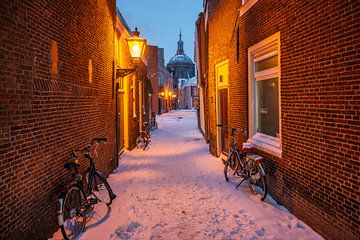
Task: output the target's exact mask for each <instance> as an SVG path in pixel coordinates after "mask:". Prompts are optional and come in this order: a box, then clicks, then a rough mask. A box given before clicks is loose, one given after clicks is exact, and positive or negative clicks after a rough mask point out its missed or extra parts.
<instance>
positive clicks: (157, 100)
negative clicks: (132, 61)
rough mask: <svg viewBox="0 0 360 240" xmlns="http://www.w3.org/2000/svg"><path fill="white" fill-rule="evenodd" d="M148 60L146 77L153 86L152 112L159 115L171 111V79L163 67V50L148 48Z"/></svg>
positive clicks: (155, 47) (153, 47)
mask: <svg viewBox="0 0 360 240" xmlns="http://www.w3.org/2000/svg"><path fill="white" fill-rule="evenodd" d="M145 55H146V58H147V60H148V66H147V71H148V77H149V79H150V81H151V84H152V86H153V90H154V94H152V96H151V99H152V111H153V112H155V113H157V114H161V113H164V112H168V111H169V110H171V99H172V98H171V95H172V94H171V93H172V91H173V87H172V79H171V77H170V73H169V71H168V70H167V69H166V67H165V60H164V49H163V48H159V47H157V46H148V48H147V51H146V54H145Z"/></svg>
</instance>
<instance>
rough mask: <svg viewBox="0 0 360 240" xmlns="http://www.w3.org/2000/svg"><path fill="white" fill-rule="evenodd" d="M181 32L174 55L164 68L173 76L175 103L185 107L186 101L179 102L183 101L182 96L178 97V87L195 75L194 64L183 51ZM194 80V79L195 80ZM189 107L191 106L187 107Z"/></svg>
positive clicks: (181, 86) (185, 83) (182, 86)
mask: <svg viewBox="0 0 360 240" xmlns="http://www.w3.org/2000/svg"><path fill="white" fill-rule="evenodd" d="M181 36H182V35H181V32H180V34H179V41H178V42H177V51H176V54H175V56H173V57H172V58H171V59H170V61H169V62H168V64H167V66H166V68H167V69H168V70H169V72H170V73H171V76H172V78H173V84H174V85H173V88H174V91H175V92H176V93H177V95H178V97H177V102H178V103H177V104H178V107H180V108H186V107H184V106H188V104H187V103H185V102H181V101H185V99H186V98H185V97H184V98H180V96H179V94H180V88H182V89H184V87H186V86H188V85H187V83H189V81H190V79H191V78H193V77H195V64H194V62H193V61H192V60H191V59H190V58H189V57H188V56H187V55H186V54H185V51H184V42H183V40H182V39H181ZM195 81H196V80H195ZM189 108H191V107H189Z"/></svg>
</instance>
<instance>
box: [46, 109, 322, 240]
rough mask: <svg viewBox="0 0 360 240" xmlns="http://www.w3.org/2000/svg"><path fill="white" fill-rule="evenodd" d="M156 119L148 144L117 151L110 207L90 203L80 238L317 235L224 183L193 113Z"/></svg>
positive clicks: (282, 210)
mask: <svg viewBox="0 0 360 240" xmlns="http://www.w3.org/2000/svg"><path fill="white" fill-rule="evenodd" d="M157 121H158V125H159V129H158V130H156V131H153V132H152V136H151V137H152V139H151V143H150V145H149V149H148V150H146V151H143V150H141V149H134V150H133V151H127V152H125V153H124V154H123V156H122V157H121V160H120V164H119V168H118V169H117V171H116V172H115V173H114V174H112V175H111V176H110V177H109V179H108V181H109V183H110V185H111V187H112V188H113V190H114V192H115V193H116V195H117V198H116V199H115V200H114V202H113V204H112V205H111V209H107V208H106V207H105V206H104V205H102V206H101V204H98V205H96V208H95V212H94V213H93V217H92V218H91V220H90V221H89V222H88V223H87V227H86V230H85V232H84V233H83V234H82V235H81V236H80V239H84V240H90V239H94V240H95V239H96V240H98V239H111V240H118V239H148V240H160V239H171V240H172V239H245V240H248V239H249V240H255V239H259V240H260V239H273V240H275V239H276V240H280V239H284V240H287V239H311V240H312V239H323V238H322V237H321V236H320V235H318V234H317V233H316V232H314V231H313V230H312V229H311V228H310V227H309V226H307V225H306V224H304V223H303V222H302V221H300V220H298V219H297V218H296V217H294V216H293V215H292V214H290V213H289V212H288V211H287V210H286V209H285V208H283V207H281V206H279V205H277V204H276V203H275V202H274V201H273V200H272V199H271V197H269V196H268V197H267V199H266V200H265V202H261V201H260V200H259V199H258V198H257V197H256V196H254V195H252V194H251V193H250V192H249V189H248V187H247V186H246V185H245V184H244V185H242V186H241V187H240V188H239V189H235V185H236V184H235V183H229V182H225V179H224V175H223V167H224V165H223V164H222V162H221V160H220V159H217V158H215V157H213V156H212V155H210V154H209V151H208V148H209V147H208V145H207V144H206V143H205V142H204V140H203V138H202V135H201V134H200V132H199V130H198V128H197V122H196V114H195V112H193V111H176V112H171V113H168V114H163V115H161V116H159V117H158V120H157ZM58 238H60V239H61V234H60V233H59V232H57V233H56V234H55V235H54V237H53V239H58Z"/></svg>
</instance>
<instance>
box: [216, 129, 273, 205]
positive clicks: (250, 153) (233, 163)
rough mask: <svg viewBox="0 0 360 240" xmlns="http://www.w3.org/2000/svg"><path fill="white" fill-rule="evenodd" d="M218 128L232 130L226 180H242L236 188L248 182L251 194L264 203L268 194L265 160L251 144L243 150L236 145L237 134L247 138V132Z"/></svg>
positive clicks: (225, 170)
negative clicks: (263, 162)
mask: <svg viewBox="0 0 360 240" xmlns="http://www.w3.org/2000/svg"><path fill="white" fill-rule="evenodd" d="M216 126H217V127H222V128H228V129H230V136H231V144H230V152H229V155H228V157H227V160H226V163H225V167H224V175H225V180H226V181H234V180H235V179H236V178H242V180H241V182H240V183H239V184H238V185H237V186H236V188H238V187H239V186H240V185H241V184H242V183H243V182H244V181H246V182H247V183H248V186H249V188H250V191H251V193H253V194H258V195H259V196H260V199H261V201H264V200H265V198H266V194H267V184H266V177H265V170H264V168H263V166H262V159H263V158H262V157H261V156H260V155H259V154H256V153H255V152H254V146H253V145H252V144H251V143H243V144H242V149H241V150H240V149H239V148H238V147H237V145H236V143H235V132H236V131H238V132H240V133H242V134H244V135H245V136H246V135H247V132H246V130H244V129H238V128H233V127H229V126H226V125H221V124H218V125H216Z"/></svg>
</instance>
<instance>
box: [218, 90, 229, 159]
mask: <svg viewBox="0 0 360 240" xmlns="http://www.w3.org/2000/svg"><path fill="white" fill-rule="evenodd" d="M219 123H220V124H223V125H228V91H227V89H220V90H219ZM228 133H229V131H228V129H227V128H221V130H220V142H221V152H222V153H224V154H226V155H227V154H228V152H229V134H228Z"/></svg>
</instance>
